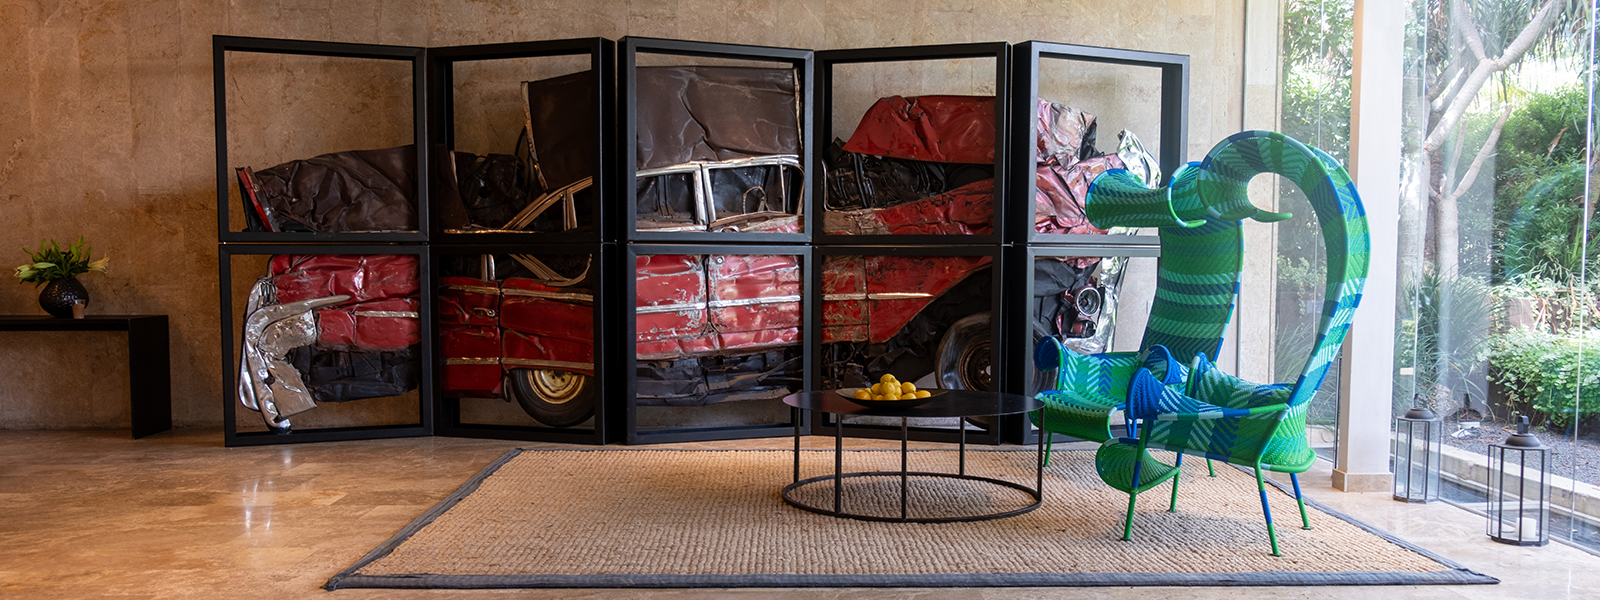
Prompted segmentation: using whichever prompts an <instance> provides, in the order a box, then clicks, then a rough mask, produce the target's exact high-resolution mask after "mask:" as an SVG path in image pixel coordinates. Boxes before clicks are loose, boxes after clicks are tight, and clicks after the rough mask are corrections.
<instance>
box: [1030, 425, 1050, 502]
mask: <svg viewBox="0 0 1600 600" xmlns="http://www.w3.org/2000/svg"><path fill="white" fill-rule="evenodd" d="M1050 435H1051V433H1050V430H1048V429H1045V428H1044V409H1043V408H1040V409H1039V455H1038V456H1037V457H1035V459H1034V462H1035V463H1036V464H1035V467H1036V468H1037V469H1038V474H1037V479H1036V480H1034V483H1033V489H1034V491H1037V492H1039V498H1040V499H1041V500H1042V499H1043V498H1044V441H1045V438H1048V437H1050Z"/></svg>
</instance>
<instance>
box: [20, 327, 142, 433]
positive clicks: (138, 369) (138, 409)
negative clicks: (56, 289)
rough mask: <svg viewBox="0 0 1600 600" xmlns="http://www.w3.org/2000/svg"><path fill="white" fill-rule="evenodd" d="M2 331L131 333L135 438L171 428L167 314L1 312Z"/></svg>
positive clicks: (130, 377) (130, 389) (130, 380)
mask: <svg viewBox="0 0 1600 600" xmlns="http://www.w3.org/2000/svg"><path fill="white" fill-rule="evenodd" d="M0 331H126V332H128V402H129V404H131V405H132V413H133V439H139V438H142V437H144V436H147V435H150V434H154V433H161V432H163V431H166V430H168V429H172V365H171V359H170V354H171V352H170V348H169V346H168V338H167V316H166V315H94V316H89V317H84V318H82V319H57V318H55V317H48V316H36V315H0Z"/></svg>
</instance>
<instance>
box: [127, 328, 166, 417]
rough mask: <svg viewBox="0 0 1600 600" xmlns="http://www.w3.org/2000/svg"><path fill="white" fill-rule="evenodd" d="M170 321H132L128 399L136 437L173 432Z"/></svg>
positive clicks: (129, 338)
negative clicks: (168, 324)
mask: <svg viewBox="0 0 1600 600" xmlns="http://www.w3.org/2000/svg"><path fill="white" fill-rule="evenodd" d="M168 342H169V340H168V336H167V318H166V317H164V316H159V317H144V318H138V319H131V320H129V321H128V396H129V398H128V399H129V403H130V404H132V409H131V410H132V417H133V418H132V420H133V437H134V439H138V438H142V437H144V436H147V435H151V434H155V433H161V432H163V431H166V430H168V429H172V365H171V361H170V359H169V357H170V356H171V348H170V347H169V345H168Z"/></svg>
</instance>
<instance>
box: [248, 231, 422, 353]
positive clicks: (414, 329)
mask: <svg viewBox="0 0 1600 600" xmlns="http://www.w3.org/2000/svg"><path fill="white" fill-rule="evenodd" d="M269 269H270V272H271V274H272V285H273V287H274V288H275V290H276V292H277V297H278V299H277V301H278V302H280V303H281V302H296V301H299V300H309V299H312V298H322V297H325V296H332V295H337V294H345V295H348V296H350V301H348V302H346V303H344V304H340V305H338V306H334V307H330V308H324V309H320V310H318V311H316V315H317V328H318V337H317V345H318V346H320V347H323V348H328V349H335V350H350V349H366V350H400V349H403V348H407V347H409V346H412V345H414V344H417V343H418V342H419V341H420V339H421V335H420V333H419V326H418V323H419V321H418V320H417V310H418V304H417V292H418V289H419V286H418V282H417V274H418V271H417V258H416V257H415V256H410V255H397V254H314V255H289V254H279V255H276V256H273V257H272V261H271V264H270V267H269Z"/></svg>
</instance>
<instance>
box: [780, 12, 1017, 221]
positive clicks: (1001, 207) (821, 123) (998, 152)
mask: <svg viewBox="0 0 1600 600" xmlns="http://www.w3.org/2000/svg"><path fill="white" fill-rule="evenodd" d="M967 58H980V59H981V58H992V59H994V62H995V73H994V94H995V103H994V112H995V119H994V122H995V132H994V215H993V218H994V228H993V230H992V231H993V233H989V234H980V235H921V234H914V235H893V234H888V235H882V234H862V235H854V234H829V233H825V232H823V231H822V229H821V227H820V225H821V222H820V221H821V219H820V216H821V215H822V214H823V211H824V210H826V207H825V203H824V202H822V201H821V197H822V193H825V192H819V193H818V194H816V196H817V198H818V199H817V200H816V201H815V202H814V203H813V206H812V208H811V210H812V214H815V215H818V216H819V218H818V228H817V232H816V235H815V236H813V238H812V239H813V240H814V243H815V244H817V245H819V246H821V245H829V246H833V245H838V246H861V245H868V244H897V245H898V244H918V245H984V244H989V245H997V244H999V243H1001V240H1002V239H1004V236H1003V227H1004V226H1005V224H1006V218H1005V214H1006V212H1007V211H1008V210H1010V209H1009V208H1008V207H1007V203H1008V200H1009V197H1010V195H1009V194H1008V193H1007V189H1008V183H1007V176H1006V174H1007V173H1008V171H1006V165H1007V164H1008V158H1007V155H1008V153H1009V152H1011V147H1012V145H1011V144H1010V143H1009V142H1008V136H1010V135H1013V134H1012V128H1010V127H1008V126H1007V122H1006V111H1007V109H1008V107H1009V102H1010V99H1009V98H1010V94H1011V93H1012V90H1011V87H1012V86H1011V83H1010V78H1011V76H1012V66H1011V62H1012V50H1011V44H1008V43H1006V42H980V43H972V44H942V45H933V46H897V47H889V48H857V49H848V50H819V51H817V91H818V93H817V111H816V116H815V117H814V119H815V120H816V122H817V127H818V128H820V131H819V135H818V136H817V138H818V139H821V140H824V142H823V146H824V147H826V146H827V145H829V144H832V143H833V138H834V137H835V132H834V131H833V87H834V84H833V69H834V67H835V66H837V65H845V64H863V63H886V62H911V61H924V60H955V59H967ZM825 155H826V153H825V152H818V153H816V154H815V157H814V158H813V161H814V162H812V163H810V164H811V165H812V168H811V170H812V172H814V173H817V174H818V176H816V177H814V178H813V181H816V182H817V185H818V186H823V185H826V184H825V183H824V181H823V179H822V177H821V176H820V174H821V173H823V172H824V170H823V160H824V158H825ZM1029 206H1032V204H1031V203H1030V204H1029Z"/></svg>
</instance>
